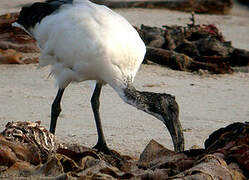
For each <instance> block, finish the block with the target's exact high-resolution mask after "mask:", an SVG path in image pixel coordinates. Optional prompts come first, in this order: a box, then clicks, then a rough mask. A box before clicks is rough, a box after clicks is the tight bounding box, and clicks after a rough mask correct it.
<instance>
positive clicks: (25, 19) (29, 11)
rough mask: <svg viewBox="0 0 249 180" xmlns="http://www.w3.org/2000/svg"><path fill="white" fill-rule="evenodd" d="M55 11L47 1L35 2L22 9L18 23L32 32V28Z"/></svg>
mask: <svg viewBox="0 0 249 180" xmlns="http://www.w3.org/2000/svg"><path fill="white" fill-rule="evenodd" d="M53 12H54V8H53V7H52V6H51V5H49V4H47V3H43V2H38V3H34V4H32V5H29V6H25V7H23V8H22V9H21V12H20V14H19V17H18V19H17V21H16V23H18V24H19V25H21V26H23V27H24V28H25V29H26V30H27V31H29V32H30V28H33V27H34V26H35V25H36V24H37V23H39V22H40V21H41V20H42V19H43V18H44V17H46V16H48V15H50V14H51V13H53Z"/></svg>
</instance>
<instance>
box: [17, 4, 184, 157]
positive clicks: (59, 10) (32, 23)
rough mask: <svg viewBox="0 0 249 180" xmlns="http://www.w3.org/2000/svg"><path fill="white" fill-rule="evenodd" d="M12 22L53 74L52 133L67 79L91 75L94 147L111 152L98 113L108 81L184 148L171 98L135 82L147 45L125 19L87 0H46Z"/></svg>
mask: <svg viewBox="0 0 249 180" xmlns="http://www.w3.org/2000/svg"><path fill="white" fill-rule="evenodd" d="M13 26H17V27H20V28H23V29H24V30H25V31H26V32H28V33H29V34H30V35H32V36H33V37H34V38H35V39H36V40H37V44H38V47H39V48H40V51H41V55H40V61H39V65H40V66H41V67H43V66H47V65H51V73H52V74H53V75H54V76H55V78H56V82H57V85H58V93H57V95H56V98H55V99H54V102H53V104H52V108H51V124H50V132H52V133H55V129H56V122H57V118H58V116H59V114H60V112H61V107H60V102H61V98H62V95H63V92H64V89H65V88H66V87H67V86H68V85H69V84H70V83H71V82H82V81H86V80H95V81H96V86H95V89H94V92H93V95H92V98H91V104H92V109H93V113H94V117H95V122H96V127H97V132H98V141H97V144H96V145H95V146H94V148H96V149H98V150H99V151H102V152H104V153H107V154H108V153H110V150H109V148H108V146H107V144H106V141H105V138H104V134H103V130H102V125H101V120H100V115H99V97H100V92H101V87H102V85H104V84H109V85H110V86H111V87H112V88H113V89H114V90H115V91H116V92H117V93H118V94H119V96H120V97H121V98H122V99H123V100H124V101H125V102H126V103H128V104H130V105H132V106H135V107H136V108H138V109H140V110H143V111H145V112H147V113H149V114H151V115H153V116H155V117H156V118H158V119H159V120H161V121H163V123H164V124H165V125H166V126H167V128H168V130H169V132H170V134H171V137H172V140H173V143H174V149H175V151H183V150H184V137H183V132H182V127H181V124H180V122H179V118H178V114H179V112H178V105H177V103H176V101H175V98H174V97H173V96H171V95H169V94H165V93H152V92H141V91H138V90H136V89H135V88H134V86H133V80H134V77H135V75H136V73H137V71H138V69H139V67H140V65H141V63H142V61H143V58H144V55H145V52H146V47H145V45H144V43H143V41H142V40H141V38H140V36H139V35H138V33H137V31H136V30H135V29H134V28H133V27H132V25H131V24H130V23H129V22H128V21H127V20H126V19H125V18H123V17H122V16H120V15H119V14H117V13H115V12H113V11H112V10H110V9H109V8H107V7H106V6H103V5H98V4H95V3H92V2H90V1H88V0H47V1H45V2H37V3H34V4H32V5H29V6H26V7H23V8H22V10H21V12H20V15H19V18H18V19H17V21H16V22H15V23H14V24H13Z"/></svg>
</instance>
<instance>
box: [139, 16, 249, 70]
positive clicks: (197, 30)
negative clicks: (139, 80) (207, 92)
mask: <svg viewBox="0 0 249 180" xmlns="http://www.w3.org/2000/svg"><path fill="white" fill-rule="evenodd" d="M192 21H193V24H189V25H188V26H187V27H182V26H163V27H162V28H158V27H149V26H145V25H142V26H141V28H140V29H139V28H137V31H138V32H139V34H140V36H141V37H142V39H143V40H144V42H145V44H146V46H147V53H146V59H148V60H151V61H153V62H155V63H158V64H162V65H166V66H169V67H170V68H172V69H176V70H182V71H196V70H198V69H205V70H208V71H210V72H212V73H232V72H233V69H232V66H247V65H249V51H246V50H242V49H238V48H234V47H233V46H232V45H231V42H227V41H225V40H224V37H223V36H222V34H221V33H220V32H219V30H218V29H217V28H216V27H215V26H214V25H195V24H194V18H193V17H192Z"/></svg>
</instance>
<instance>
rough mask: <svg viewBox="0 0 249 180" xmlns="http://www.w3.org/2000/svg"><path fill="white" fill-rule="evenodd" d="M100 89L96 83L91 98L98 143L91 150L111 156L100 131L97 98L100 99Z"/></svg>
mask: <svg viewBox="0 0 249 180" xmlns="http://www.w3.org/2000/svg"><path fill="white" fill-rule="evenodd" d="M101 88H102V84H100V83H97V84H96V87H95V89H94V92H93V95H92V98H91V104H92V110H93V114H94V118H95V122H96V127H97V132H98V142H97V144H96V145H95V146H94V147H93V148H94V149H97V150H98V151H101V152H103V153H105V154H111V151H110V149H109V148H108V147H107V144H106V141H105V137H104V133H103V130H102V125H101V119H100V116H99V97H100V91H101Z"/></svg>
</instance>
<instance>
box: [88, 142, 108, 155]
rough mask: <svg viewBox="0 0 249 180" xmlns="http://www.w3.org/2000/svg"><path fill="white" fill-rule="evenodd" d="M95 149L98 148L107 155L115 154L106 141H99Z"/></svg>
mask: <svg viewBox="0 0 249 180" xmlns="http://www.w3.org/2000/svg"><path fill="white" fill-rule="evenodd" d="M93 149H97V150H98V152H103V153H104V154H107V155H113V152H112V151H111V150H110V149H109V148H108V147H107V145H106V143H102V142H98V143H97V144H96V145H95V146H94V147H93Z"/></svg>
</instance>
